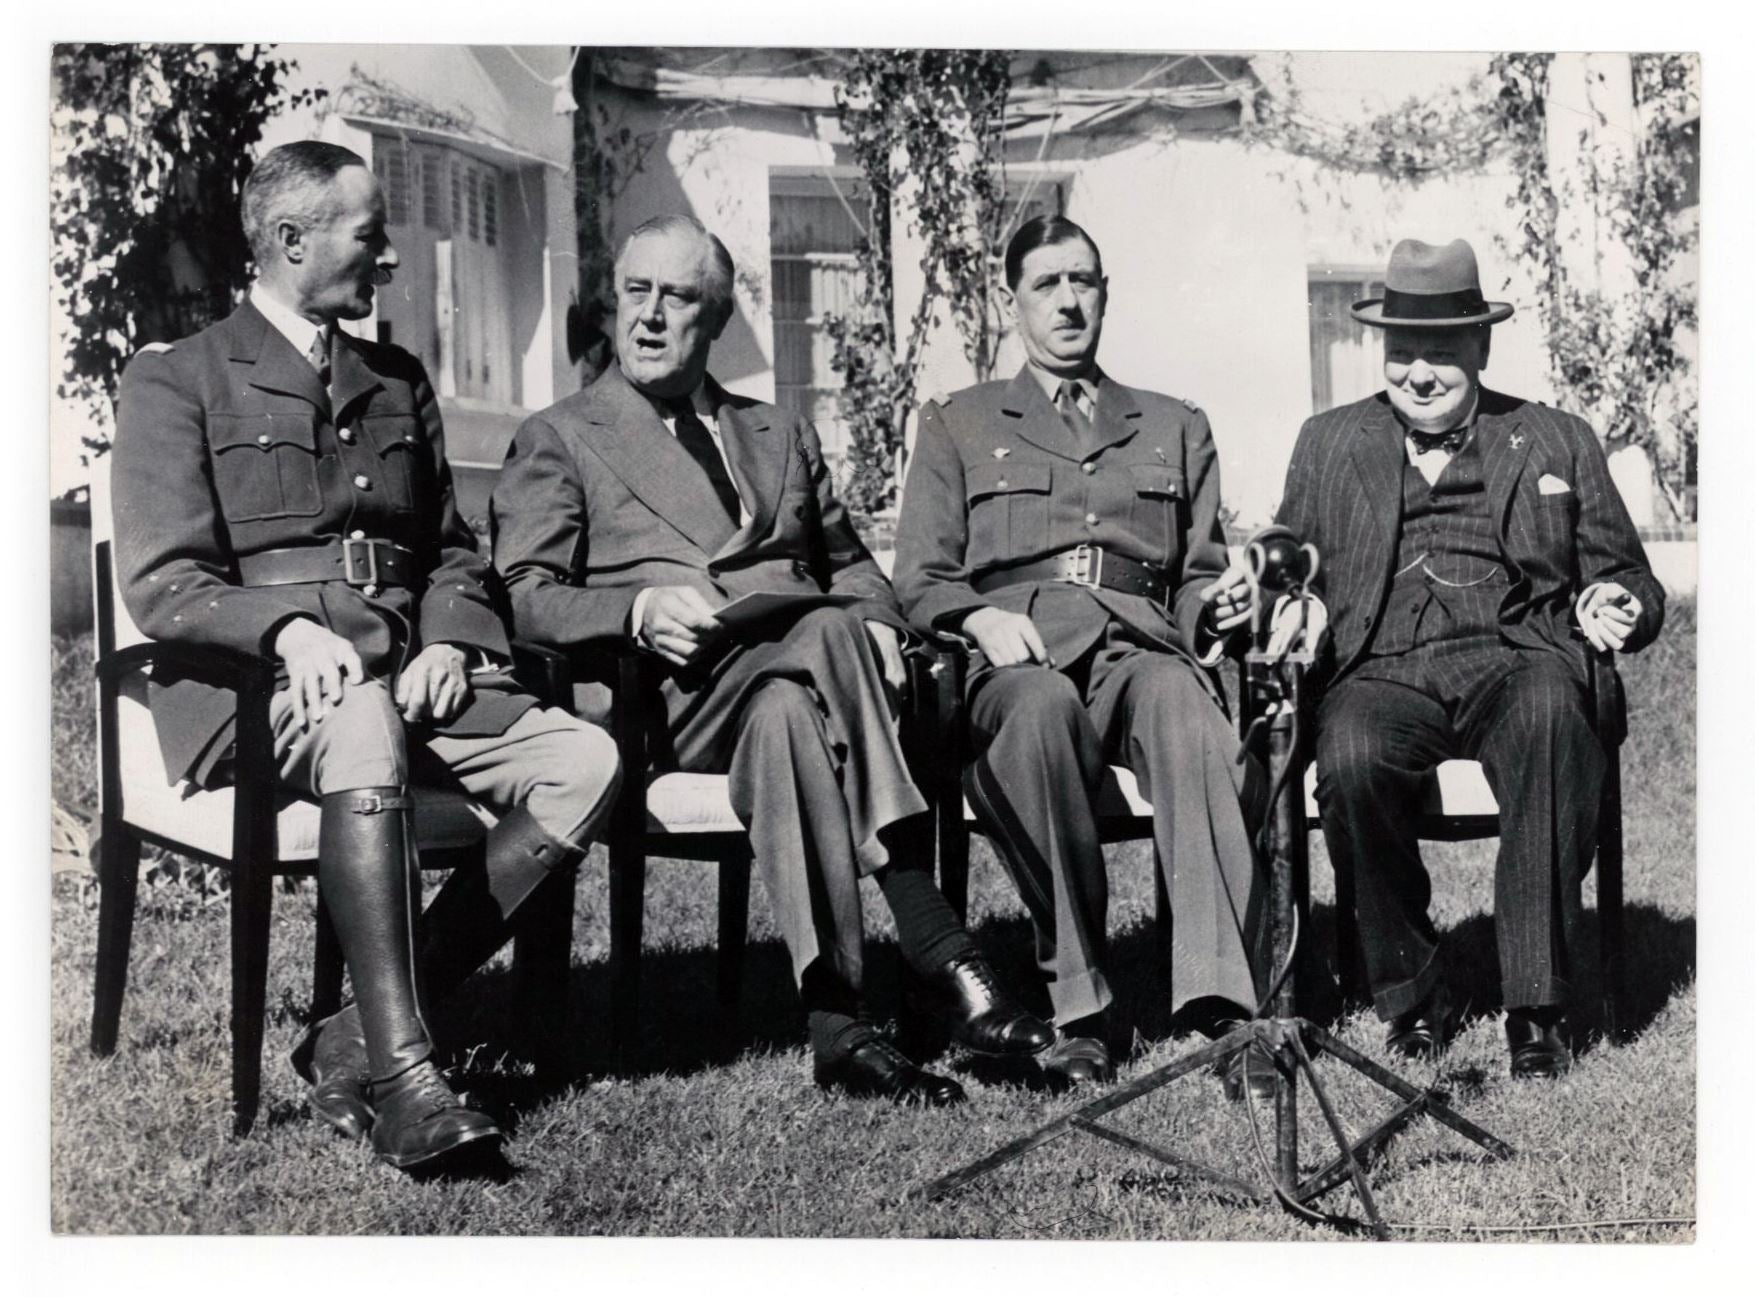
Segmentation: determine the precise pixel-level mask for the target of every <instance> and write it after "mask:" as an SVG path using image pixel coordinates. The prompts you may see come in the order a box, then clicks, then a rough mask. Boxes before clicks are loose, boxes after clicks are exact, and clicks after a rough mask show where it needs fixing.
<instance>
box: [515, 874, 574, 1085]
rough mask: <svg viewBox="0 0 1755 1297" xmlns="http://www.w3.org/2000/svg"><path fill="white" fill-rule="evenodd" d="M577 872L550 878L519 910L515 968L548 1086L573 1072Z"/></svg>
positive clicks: (533, 1055)
mask: <svg viewBox="0 0 1755 1297" xmlns="http://www.w3.org/2000/svg"><path fill="white" fill-rule="evenodd" d="M576 887H577V875H576V874H574V873H572V872H571V871H569V872H568V873H567V874H566V875H565V876H564V877H557V878H553V879H550V880H549V881H548V882H547V883H545V884H544V885H543V891H542V894H541V895H540V896H538V897H537V898H535V899H536V900H537V902H538V903H537V904H535V905H533V906H529V907H527V909H526V910H525V912H524V913H522V914H520V915H519V928H518V932H517V935H516V936H515V937H514V938H513V947H512V960H513V970H514V973H515V976H516V978H517V985H518V996H519V1003H520V1004H521V1005H523V1009H524V1017H525V1024H524V1025H525V1034H526V1037H527V1039H528V1049H529V1051H530V1059H531V1062H532V1063H534V1064H535V1065H536V1074H537V1076H538V1077H539V1078H540V1079H541V1080H542V1081H543V1083H544V1084H546V1085H556V1086H558V1085H562V1084H564V1083H565V1082H566V1080H567V1079H568V1077H569V1074H570V1066H569V1058H568V1054H569V1050H568V1031H567V1010H568V1004H569V990H570V983H571V978H572V971H573V906H574V893H575V890H576Z"/></svg>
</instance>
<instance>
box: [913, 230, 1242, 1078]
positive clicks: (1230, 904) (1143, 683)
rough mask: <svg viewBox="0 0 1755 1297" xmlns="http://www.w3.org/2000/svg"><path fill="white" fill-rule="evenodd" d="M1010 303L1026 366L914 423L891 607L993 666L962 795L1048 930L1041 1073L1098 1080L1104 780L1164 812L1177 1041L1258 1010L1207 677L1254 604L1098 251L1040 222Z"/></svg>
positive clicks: (1209, 460)
mask: <svg viewBox="0 0 1755 1297" xmlns="http://www.w3.org/2000/svg"><path fill="white" fill-rule="evenodd" d="M1005 280H1006V286H1005V289H1004V291H1003V292H1002V294H1001V300H1002V302H1003V303H1004V305H1005V307H1006V311H1007V314H1008V315H1009V316H1010V318H1011V321H1012V323H1013V324H1014V326H1015V327H1016V329H1017V332H1018V337H1019V339H1020V341H1021V342H1022V343H1023V347H1024V354H1025V356H1026V363H1025V365H1024V366H1023V368H1022V369H1020V370H1019V371H1018V373H1017V375H1016V376H1015V377H1013V378H1011V379H1009V380H1002V381H999V382H992V383H983V384H981V385H979V386H976V387H971V388H966V389H964V390H963V391H960V392H955V393H952V394H951V395H950V396H945V397H939V398H937V399H936V400H932V401H928V402H927V403H926V404H925V405H923V406H922V407H921V411H920V435H919V439H918V441H917V443H916V445H915V452H914V462H913V464H912V465H911V466H910V468H909V471H908V480H907V486H906V489H905V490H904V492H903V500H902V511H901V516H900V518H899V520H898V522H897V527H896V592H897V594H898V595H899V596H900V598H901V601H902V607H903V609H904V610H905V611H906V612H907V614H908V616H909V618H910V619H911V620H912V621H913V622H914V624H915V625H917V626H919V627H920V628H922V629H923V630H927V631H934V632H941V633H943V632H950V633H954V634H958V635H961V636H964V637H966V638H967V639H968V640H969V641H970V643H971V646H972V648H973V650H974V652H973V656H972V658H971V661H970V664H969V672H968V685H967V697H968V712H969V727H970V735H971V739H972V741H973V743H974V746H975V749H976V756H975V760H974V762H973V763H972V764H971V765H970V767H969V769H968V770H967V771H966V772H965V775H964V787H965V788H966V789H967V790H968V793H969V799H970V802H971V804H972V805H973V806H974V807H975V809H976V811H977V812H978V813H979V814H980V816H981V817H982V821H983V823H984V825H985V826H986V827H987V829H988V831H989V833H990V834H991V835H992V837H993V841H994V844H995V846H996V847H997V849H998V852H999V855H1000V858H1001V859H1002V860H1003V861H1004V863H1005V865H1006V868H1007V870H1008V871H1009V872H1010V873H1011V875H1012V878H1013V880H1014V881H1015V882H1016V884H1017V887H1018V891H1019V894H1020V895H1021V896H1022V897H1023V900H1024V904H1025V905H1026V907H1027V908H1028V909H1029V911H1030V918H1031V921H1032V923H1033V924H1034V926H1035V930H1036V956H1037V961H1038V964H1039V965H1040V967H1041V969H1042V972H1043V975H1044V977H1045V978H1046V980H1047V982H1048V993H1049V999H1050V1000H1051V1002H1052V1004H1053V1007H1054V1021H1055V1025H1056V1027H1057V1038H1056V1041H1055V1044H1054V1046H1053V1047H1052V1048H1051V1049H1050V1050H1048V1051H1046V1052H1045V1053H1044V1054H1043V1055H1042V1059H1041V1062H1042V1066H1043V1067H1044V1069H1045V1070H1046V1071H1047V1073H1048V1074H1049V1075H1050V1076H1051V1077H1052V1078H1054V1079H1055V1080H1057V1081H1059V1082H1063V1083H1078V1082H1090V1081H1105V1080H1108V1079H1110V1077H1111V1076H1112V1075H1113V1066H1112V1063H1111V1060H1110V1056H1109V1051H1108V1046H1107V1043H1106V1037H1107V1035H1108V1032H1109V1026H1108V1024H1107V1022H1106V1021H1105V1014H1104V1010H1105V1008H1106V1007H1107V1005H1108V1004H1109V1002H1110V999H1111V993H1110V989H1109V985H1108V981H1107V978H1106V976H1105V973H1106V967H1107V965H1108V959H1107V953H1106V948H1105V947H1106V942H1105V931H1104V925H1105V923H1106V909H1107V905H1108V895H1109V892H1108V880H1107V876H1106V873H1105V867H1104V861H1103V847H1102V841H1101V837H1100V834H1099V832H1098V822H1097V811H1096V803H1097V794H1098V791H1099V789H1100V788H1101V786H1102V783H1103V780H1104V778H1105V776H1106V773H1107V770H1108V767H1109V765H1110V763H1112V762H1113V763H1116V764H1121V765H1126V766H1128V767H1129V768H1130V769H1131V770H1132V771H1133V773H1134V776H1135V777H1136V778H1137V779H1138V781H1139V786H1140V791H1141V792H1142V793H1143V794H1144V796H1145V797H1146V798H1147V799H1148V800H1149V801H1150V802H1151V803H1152V806H1153V809H1154V811H1155V816H1154V819H1155V824H1154V836H1155V839H1156V847H1157V860H1158V867H1159V868H1160V869H1161V870H1162V871H1163V885H1164V887H1165V888H1166V889H1167V892H1168V895H1169V897H1170V900H1171V905H1172V908H1173V910H1174V913H1175V925H1176V926H1175V937H1174V941H1173V943H1172V951H1173V954H1172V968H1171V992H1172V996H1173V1001H1172V1005H1173V1008H1174V1009H1175V1010H1176V1011H1177V1013H1178V1014H1179V1017H1180V1019H1181V1021H1183V1022H1185V1023H1186V1024H1187V1025H1188V1026H1191V1027H1194V1028H1196V1029H1199V1030H1204V1031H1206V1032H1208V1033H1210V1034H1218V1033H1219V1031H1220V1029H1221V1027H1222V1024H1224V1023H1225V1022H1227V1021H1229V1020H1233V1019H1237V1018H1247V1017H1249V1016H1250V1015H1251V1013H1252V1011H1253V1006H1254V1004H1255V1003H1256V1000H1257V997H1258V994H1259V992H1260V989H1261V988H1260V986H1259V985H1258V982H1257V976H1258V974H1259V973H1260V972H1261V971H1262V969H1261V967H1260V966H1259V965H1260V961H1259V960H1258V959H1257V958H1256V950H1255V947H1256V944H1257V941H1258V938H1259V936H1260V933H1261V927H1262V925H1261V924H1260V922H1259V919H1260V918H1261V913H1260V912H1261V909H1262V906H1261V903H1260V902H1261V899H1262V896H1263V894H1264V889H1263V888H1261V887H1260V886H1259V885H1258V882H1257V878H1258V874H1257V862H1256V858H1255V853H1254V851H1253V849H1252V845H1251V827H1252V826H1251V824H1250V822H1249V817H1247V816H1246V814H1245V810H1244V807H1245V805H1246V804H1247V802H1248V801H1249V798H1248V797H1247V796H1246V794H1245V789H1246V786H1247V785H1248V784H1249V783H1250V782H1251V781H1248V780H1247V776H1248V775H1249V774H1250V773H1251V770H1252V763H1247V762H1244V761H1240V760H1239V758H1238V753H1237V739H1236V735H1235V734H1234V733H1233V732H1232V729H1231V726H1230V723H1229V722H1228V721H1227V720H1226V718H1225V714H1224V711H1223V710H1222V707H1221V704H1220V700H1219V695H1218V691H1217V690H1216V688H1215V687H1214V685H1213V682H1212V680H1211V678H1210V675H1209V672H1208V669H1207V668H1208V667H1210V666H1211V664H1212V663H1213V662H1215V661H1216V660H1217V658H1218V657H1219V656H1220V654H1221V653H1222V651H1223V649H1224V641H1225V640H1226V639H1227V638H1228V637H1229V635H1230V633H1231V632H1232V631H1234V630H1237V629H1239V628H1240V627H1241V626H1242V625H1243V624H1244V623H1245V622H1246V621H1247V620H1248V615H1249V614H1248V607H1247V588H1246V587H1245V585H1244V582H1243V579H1242V574H1241V570H1240V569H1236V568H1232V567H1228V566H1227V564H1226V558H1225V537H1224V531H1223V529H1222V527H1221V526H1220V523H1219V464H1218V456H1217V454H1216V453H1215V451H1214V447H1213V435H1212V430H1211V429H1210V428H1209V427H1208V425H1207V417H1206V415H1205V414H1203V413H1202V412H1201V410H1200V409H1199V408H1198V407H1197V406H1195V405H1194V404H1193V403H1192V402H1189V401H1182V400H1178V399H1176V398H1175V397H1170V396H1164V395H1162V394H1160V393H1157V392H1147V391H1141V390H1138V389H1136V388H1132V387H1126V386H1123V385H1122V384H1120V383H1118V382H1116V381H1115V380H1114V379H1113V378H1111V377H1110V376H1109V375H1108V374H1106V373H1105V372H1104V371H1103V370H1102V369H1101V368H1100V367H1099V366H1098V364H1097V345H1098V342H1099V340H1100V338H1101V336H1102V331H1103V314H1104V307H1105V306H1106V304H1107V299H1108V280H1107V279H1106V278H1105V276H1104V274H1103V262H1102V257H1101V254H1100V253H1099V252H1098V251H1097V245H1096V243H1095V242H1094V241H1093V240H1092V239H1091V236H1090V235H1089V234H1087V233H1086V232H1085V231H1084V230H1083V229H1082V228H1081V227H1079V226H1078V225H1076V224H1074V223H1073V222H1072V221H1069V220H1066V219H1065V218H1064V217H1059V216H1041V217H1036V218H1034V219H1032V220H1029V221H1026V222H1024V224H1023V225H1021V226H1020V227H1019V228H1018V231H1017V233H1016V234H1014V235H1013V236H1012V239H1011V241H1010V243H1009V244H1008V245H1007V247H1006V254H1005ZM1250 791H1252V792H1253V791H1255V789H1254V788H1251V790H1250ZM1236 1058H1237V1064H1236V1066H1234V1067H1232V1068H1231V1069H1230V1070H1229V1071H1228V1073H1227V1076H1226V1089H1227V1092H1228V1093H1230V1094H1231V1095H1232V1097H1239V1096H1240V1094H1241V1090H1242V1087H1243V1084H1244V1082H1245V1080H1246V1079H1252V1080H1253V1083H1254V1084H1255V1085H1256V1086H1257V1087H1258V1088H1259V1087H1262V1086H1265V1085H1271V1084H1272V1075H1273V1073H1272V1068H1271V1066H1270V1065H1269V1064H1268V1063H1267V1060H1266V1059H1265V1058H1263V1057H1262V1056H1261V1055H1260V1054H1257V1055H1256V1057H1255V1060H1254V1062H1255V1066H1254V1067H1248V1066H1247V1064H1246V1062H1245V1059H1246V1055H1244V1054H1241V1053H1240V1054H1238V1055H1237V1056H1236Z"/></svg>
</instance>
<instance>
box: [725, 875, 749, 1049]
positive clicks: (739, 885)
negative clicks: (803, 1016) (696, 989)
mask: <svg viewBox="0 0 1755 1297" xmlns="http://www.w3.org/2000/svg"><path fill="white" fill-rule="evenodd" d="M754 866H755V859H754V857H753V856H752V855H751V853H750V852H749V851H748V849H743V850H738V851H732V852H728V853H727V854H726V855H724V856H722V857H720V860H719V968H718V978H719V986H718V992H719V1014H720V1022H721V1023H722V1025H723V1026H724V1027H725V1028H726V1032H727V1035H728V1036H729V1035H730V1034H731V1033H732V1031H733V1030H734V1028H735V1025H736V1022H737V1001H738V996H739V994H740V993H741V992H742V990H743V955H744V947H745V946H746V945H747V944H748V943H749V930H750V873H751V871H752V870H753V869H754Z"/></svg>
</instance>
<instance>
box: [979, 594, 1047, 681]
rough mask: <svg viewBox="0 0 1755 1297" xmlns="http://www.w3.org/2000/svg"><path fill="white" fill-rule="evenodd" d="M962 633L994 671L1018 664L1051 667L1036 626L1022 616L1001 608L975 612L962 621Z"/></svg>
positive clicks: (980, 609)
mask: <svg viewBox="0 0 1755 1297" xmlns="http://www.w3.org/2000/svg"><path fill="white" fill-rule="evenodd" d="M960 629H961V630H962V633H963V634H965V635H967V636H968V637H969V638H970V639H972V640H974V641H975V647H976V648H978V649H980V650H981V653H982V656H984V657H985V658H986V659H987V660H988V661H989V662H991V663H993V665H994V666H996V667H1010V666H1017V665H1018V663H1020V662H1040V663H1041V664H1042V665H1043V666H1050V667H1051V666H1053V665H1054V659H1053V658H1051V657H1049V656H1048V649H1047V647H1046V646H1045V645H1044V644H1043V643H1042V635H1041V633H1040V632H1039V631H1037V629H1036V623H1035V622H1033V621H1031V620H1030V619H1029V618H1028V617H1027V616H1025V615H1024V614H1023V613H1021V612H1007V611H1006V610H1005V609H1003V608H993V607H988V608H977V609H976V610H975V611H974V612H972V613H970V614H969V615H968V616H967V617H965V618H963V624H962V626H961V627H960Z"/></svg>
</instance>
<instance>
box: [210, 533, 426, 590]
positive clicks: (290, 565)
mask: <svg viewBox="0 0 1755 1297" xmlns="http://www.w3.org/2000/svg"><path fill="white" fill-rule="evenodd" d="M238 575H239V576H240V577H241V578H242V579H243V583H244V584H245V585H250V586H255V585H303V584H307V583H314V582H318V581H345V582H347V584H348V585H351V586H386V585H400V586H415V585H419V584H420V583H421V573H420V571H419V569H418V568H417V567H416V566H415V561H414V551H413V550H411V549H405V548H404V547H403V546H401V545H398V544H395V543H394V542H392V541H388V540H372V539H370V538H366V537H361V538H349V539H347V540H332V541H330V542H329V543H328V544H326V545H301V546H299V547H298V548H296V549H265V550H263V551H261V552H260V553H257V554H245V555H241V556H240V557H239V559H238Z"/></svg>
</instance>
